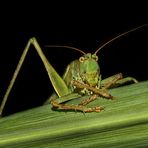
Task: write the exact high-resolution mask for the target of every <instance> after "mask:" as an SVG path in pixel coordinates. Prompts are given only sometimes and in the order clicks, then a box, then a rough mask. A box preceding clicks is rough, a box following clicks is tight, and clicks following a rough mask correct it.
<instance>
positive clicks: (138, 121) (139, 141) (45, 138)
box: [0, 81, 148, 148]
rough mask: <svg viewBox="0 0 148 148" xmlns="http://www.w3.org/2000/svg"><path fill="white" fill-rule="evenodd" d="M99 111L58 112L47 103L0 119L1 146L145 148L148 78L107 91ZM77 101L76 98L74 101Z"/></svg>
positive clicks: (7, 147) (98, 101) (97, 103)
mask: <svg viewBox="0 0 148 148" xmlns="http://www.w3.org/2000/svg"><path fill="white" fill-rule="evenodd" d="M110 93H111V94H112V95H113V96H115V97H116V99H115V100H106V99H101V98H100V99H98V100H96V101H94V102H92V103H91V106H94V105H101V106H105V110H104V111H102V112H101V113H85V114H84V113H81V112H66V111H65V112H63V111H62V112H61V111H53V110H51V106H50V105H45V106H41V107H38V108H34V109H31V110H28V111H24V112H20V113H16V114H14V115H11V116H8V117H4V118H1V119H0V147H3V148H5V147H6V148H30V147H31V148H45V147H48V148H49V147H50V148H51V147H58V148H61V147H64V148H65V147H77V148H78V147H93V148H94V147H101V148H102V147H109V148H111V147H120V148H121V147H130V148H131V147H134V148H135V147H148V81H145V82H140V83H138V84H132V85H128V86H123V87H119V88H115V89H112V90H110ZM74 101H77V100H74Z"/></svg>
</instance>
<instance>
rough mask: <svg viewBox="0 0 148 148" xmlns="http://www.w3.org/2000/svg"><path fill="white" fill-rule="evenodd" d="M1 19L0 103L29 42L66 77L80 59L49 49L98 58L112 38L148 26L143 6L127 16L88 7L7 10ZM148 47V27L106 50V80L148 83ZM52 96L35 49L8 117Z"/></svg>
mask: <svg viewBox="0 0 148 148" xmlns="http://www.w3.org/2000/svg"><path fill="white" fill-rule="evenodd" d="M10 6H11V5H10ZM109 8H110V9H109ZM140 8H142V10H143V11H141V10H139V9H140ZM6 12H7V13H6ZM1 14H2V17H1V28H0V31H1V34H0V35H1V40H0V43H1V46H0V98H2V97H3V95H4V93H5V91H6V88H7V86H8V84H9V81H10V79H11V77H12V74H13V72H14V69H15V67H16V65H17V62H18V60H19V58H20V56H21V53H22V52H23V49H24V47H25V45H26V43H27V41H28V39H29V38H31V37H33V36H34V37H36V38H37V40H38V42H39V44H40V45H41V47H42V49H43V51H44V53H45V54H46V56H47V57H48V59H49V61H50V63H51V64H52V65H53V67H54V68H55V69H56V70H57V72H58V73H59V74H60V75H62V73H63V72H64V70H65V68H66V65H67V64H68V63H69V62H70V61H72V60H74V59H76V58H79V56H80V55H81V54H80V53H78V52H77V51H73V50H69V49H63V48H54V49H53V48H46V47H45V45H68V46H73V47H77V48H79V49H81V50H83V51H84V52H91V53H94V51H95V50H96V49H97V48H98V47H99V46H100V45H102V44H103V43H105V42H107V41H108V40H110V39H112V38H113V37H115V36H117V35H119V34H121V33H123V32H125V31H128V30H130V29H132V28H134V27H137V26H140V25H143V24H145V23H148V17H147V12H146V9H144V7H141V6H140V5H138V7H134V6H132V7H130V6H129V10H128V11H127V8H126V7H123V8H122V7H121V5H120V4H119V5H118V6H114V7H113V6H111V5H109V4H105V5H96V6H95V5H93V6H91V5H89V7H87V6H86V5H85V4H84V5H78V4H77V5H74V4H69V5H68V6H66V5H65V6H61V4H60V3H57V4H55V5H50V4H48V5H47V7H45V5H40V6H38V7H36V5H34V6H33V5H31V7H30V6H29V4H27V5H25V6H24V5H22V4H19V7H17V9H16V8H13V7H11V9H9V8H8V7H6V9H5V11H3V12H2V13H1ZM147 43H148V27H145V28H141V29H139V30H137V31H135V32H133V33H130V34H128V35H126V36H124V37H121V38H120V39H117V40H116V41H114V42H112V43H111V44H109V45H108V46H106V47H105V48H103V49H102V50H101V51H100V52H99V53H98V55H99V65H100V67H101V74H102V76H103V78H105V77H108V76H111V75H113V74H116V73H119V72H122V73H123V74H124V76H133V77H135V78H137V79H138V80H139V81H144V80H147V79H148V72H147V67H148V65H147V59H148V54H147V50H148V44H147ZM52 91H53V88H52V86H51V83H50V81H49V79H48V76H47V74H46V71H45V69H44V67H43V64H42V62H41V60H40V58H39V57H38V55H37V53H36V51H35V50H34V48H33V47H31V50H30V51H29V53H28V56H27V58H26V60H25V63H24V65H23V68H22V69H21V72H20V74H19V76H18V78H17V81H16V83H15V86H14V88H13V90H12V92H11V94H10V97H9V99H8V102H7V104H6V107H5V110H4V115H9V114H12V113H15V112H18V111H22V110H26V109H29V108H33V107H36V106H40V105H42V103H43V102H44V101H45V100H46V98H48V96H49V95H50V94H51V93H52Z"/></svg>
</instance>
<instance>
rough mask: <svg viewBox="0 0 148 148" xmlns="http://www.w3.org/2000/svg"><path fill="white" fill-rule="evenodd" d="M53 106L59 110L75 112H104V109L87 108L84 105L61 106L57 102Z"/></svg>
mask: <svg viewBox="0 0 148 148" xmlns="http://www.w3.org/2000/svg"><path fill="white" fill-rule="evenodd" d="M51 105H52V106H53V108H56V109H59V110H73V111H81V112H85V113H87V112H101V110H103V108H102V107H99V106H98V107H93V108H91V107H86V106H83V105H69V104H60V103H58V102H56V101H51Z"/></svg>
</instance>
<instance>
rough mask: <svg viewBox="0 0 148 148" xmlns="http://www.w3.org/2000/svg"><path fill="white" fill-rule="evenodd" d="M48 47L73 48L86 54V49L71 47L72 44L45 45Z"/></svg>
mask: <svg viewBox="0 0 148 148" xmlns="http://www.w3.org/2000/svg"><path fill="white" fill-rule="evenodd" d="M45 46H46V47H60V48H69V49H73V50H76V51H79V52H80V53H82V54H86V53H85V52H84V51H82V50H80V49H78V48H75V47H71V46H65V45H45Z"/></svg>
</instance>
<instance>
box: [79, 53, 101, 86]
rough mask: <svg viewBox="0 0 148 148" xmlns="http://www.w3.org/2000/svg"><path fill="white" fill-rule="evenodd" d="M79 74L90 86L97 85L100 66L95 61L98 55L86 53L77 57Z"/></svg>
mask: <svg viewBox="0 0 148 148" xmlns="http://www.w3.org/2000/svg"><path fill="white" fill-rule="evenodd" d="M79 61H80V75H81V78H82V80H83V81H84V82H85V83H87V84H89V85H90V86H97V84H98V80H99V76H100V68H99V65H98V63H97V61H98V56H97V55H96V54H91V53H87V54H84V55H83V56H82V57H80V58H79Z"/></svg>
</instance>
